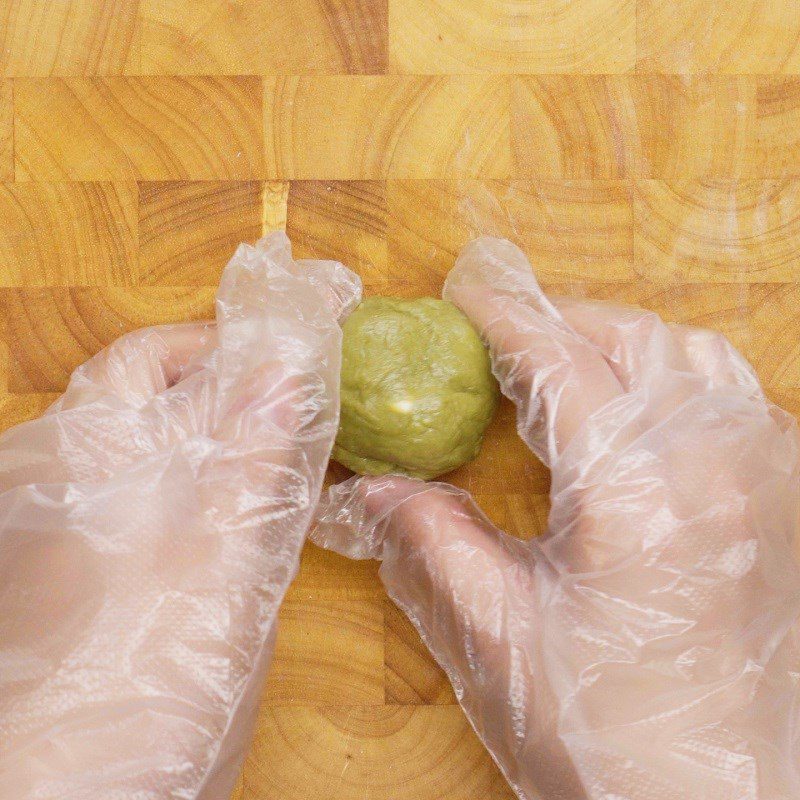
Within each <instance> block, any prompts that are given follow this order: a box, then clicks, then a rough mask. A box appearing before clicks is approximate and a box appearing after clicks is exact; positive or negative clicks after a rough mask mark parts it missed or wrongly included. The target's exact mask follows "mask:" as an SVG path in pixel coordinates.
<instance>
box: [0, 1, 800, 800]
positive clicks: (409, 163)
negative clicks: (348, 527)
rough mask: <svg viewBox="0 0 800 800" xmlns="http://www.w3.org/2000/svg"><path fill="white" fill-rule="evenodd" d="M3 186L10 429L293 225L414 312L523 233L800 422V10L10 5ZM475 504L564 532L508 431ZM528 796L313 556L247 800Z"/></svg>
mask: <svg viewBox="0 0 800 800" xmlns="http://www.w3.org/2000/svg"><path fill="white" fill-rule="evenodd" d="M679 73H680V74H679ZM0 180H1V181H2V184H0V364H2V370H0V388H2V400H1V401H0V423H2V426H3V427H9V426H11V425H13V424H15V423H18V422H20V421H22V420H25V419H27V418H30V417H32V416H35V415H37V414H38V413H40V412H41V411H42V410H43V409H44V408H45V407H46V406H47V405H48V404H49V403H50V402H51V401H52V400H53V399H54V398H55V397H56V396H57V395H58V393H59V392H60V391H61V390H63V388H64V386H65V384H66V382H67V379H68V376H69V374H70V371H71V370H72V369H73V368H74V367H75V366H76V365H77V364H79V363H80V362H82V361H84V360H85V359H86V358H88V357H89V356H90V355H92V354H93V353H95V352H96V351H97V350H99V349H100V348H101V347H102V346H104V345H105V344H107V343H108V342H110V341H111V340H113V339H114V338H115V337H117V336H118V335H119V334H121V333H123V332H124V331H126V330H130V329H132V328H136V327H139V326H142V325H146V324H154V323H161V322H167V321H174V320H185V319H188V318H203V317H208V316H209V315H210V314H211V310H212V307H211V301H212V298H213V294H214V287H215V285H216V283H217V280H218V277H219V275H220V271H221V269H222V267H223V265H224V264H225V262H226V261H227V259H228V258H229V256H230V254H231V252H232V251H233V249H234V247H235V246H236V244H237V243H238V242H239V241H242V240H245V241H246V240H254V239H256V238H257V237H258V236H259V235H260V234H261V233H262V232H264V231H268V230H272V229H275V228H283V227H285V228H286V230H287V231H288V232H289V234H290V236H291V238H292V240H293V242H294V246H295V252H296V254H297V255H298V256H302V257H312V256H315V257H325V258H337V259H340V260H342V261H344V262H345V263H346V264H348V265H349V266H351V267H353V268H354V269H357V270H358V271H359V272H360V274H361V275H362V277H363V279H364V283H365V287H366V291H367V292H369V293H388V294H398V295H405V296H416V295H421V294H437V293H438V292H439V290H440V287H441V283H442V280H443V277H444V275H445V274H446V272H447V270H448V269H449V268H450V266H451V265H452V263H453V259H454V257H455V254H456V252H457V250H458V248H459V247H460V246H461V245H462V244H463V243H464V242H465V241H466V240H467V239H468V238H470V237H471V236H473V235H475V234H476V233H495V234H500V235H505V236H510V237H512V238H514V239H515V240H516V241H517V242H518V243H519V244H520V245H521V246H522V247H523V248H524V249H525V250H526V251H527V252H528V253H529V255H530V257H531V260H532V261H533V263H534V265H535V268H536V270H537V274H538V275H539V277H540V279H541V280H542V282H543V283H544V284H545V286H546V287H547V288H549V289H552V290H553V291H561V292H569V293H574V294H582V295H588V296H597V297H603V298H607V299H613V300H618V301H626V302H633V303H638V304H643V305H646V306H648V307H650V308H653V309H655V310H657V311H658V312H660V313H661V314H663V315H664V316H665V317H667V318H669V319H671V320H680V321H683V322H689V323H693V324H699V325H704V326H710V327H714V328H717V329H719V330H722V331H724V332H725V333H726V334H728V335H729V336H730V338H731V339H732V340H733V341H734V343H735V344H736V345H737V346H738V347H740V348H741V349H742V350H743V351H744V352H745V354H746V355H747V356H748V357H749V358H750V359H751V360H752V362H753V363H754V365H755V366H756V368H757V370H758V372H759V374H760V376H761V378H762V380H763V382H764V384H765V386H766V387H767V389H768V391H769V392H770V394H771V395H772V396H773V397H774V398H775V399H777V400H779V401H780V402H781V403H783V404H784V405H786V406H787V407H789V408H791V409H793V410H797V409H800V336H798V334H800V12H798V8H797V0H738V2H733V0H731V1H730V2H720V0H672V1H671V2H663V0H638V2H636V0H502V1H501V0H436V2H430V1H428V2H426V0H388V4H387V0H227V1H226V0H61V2H58V3H54V2H52V0H5V2H4V3H3V8H2V10H1V13H0ZM453 480H454V482H455V483H457V484H458V485H460V486H464V487H466V488H468V489H470V490H472V491H473V492H474V493H475V494H476V496H477V498H478V500H479V502H480V503H481V504H482V505H483V506H484V508H485V509H486V511H487V513H489V515H490V516H491V517H492V518H493V519H494V520H495V521H496V522H497V523H498V524H500V525H502V526H503V527H505V528H506V529H508V530H509V531H511V532H513V533H515V534H518V535H521V536H530V535H533V534H536V533H538V532H541V531H542V529H543V527H544V525H545V519H546V513H547V497H546V495H547V490H548V477H547V474H546V472H545V470H544V469H543V468H542V467H541V465H540V464H538V462H537V461H536V460H535V459H534V457H533V456H532V455H530V454H529V453H528V452H527V451H526V450H525V449H524V447H523V446H522V445H521V444H520V443H519V442H518V440H517V438H516V435H515V432H514V420H513V410H512V409H511V408H510V407H509V406H507V405H504V406H503V407H502V409H501V412H500V414H499V416H498V419H497V421H496V422H495V424H494V426H493V428H492V430H491V433H490V436H489V438H488V441H487V444H486V447H485V448H484V451H483V453H482V454H481V456H480V458H479V459H478V460H477V461H476V462H475V463H473V464H471V465H469V466H468V467H465V468H464V469H462V470H460V471H459V472H458V473H457V474H456V475H454V476H453ZM511 796H512V795H511V792H510V790H509V789H508V787H507V786H506V785H505V783H504V781H503V779H502V778H501V776H500V775H499V773H498V771H497V769H496V768H495V767H494V766H493V764H492V762H491V760H490V759H489V757H488V756H487V755H486V754H485V753H484V751H483V750H482V748H481V746H480V744H479V743H478V741H477V739H476V738H475V736H474V734H473V733H472V732H471V729H470V727H469V725H468V724H467V722H466V720H465V718H464V716H463V714H462V713H461V710H460V709H459V707H458V706H457V705H456V704H455V701H454V697H453V694H452V692H451V690H450V689H449V687H448V684H447V682H446V680H445V679H444V677H443V675H442V673H441V672H440V671H439V669H438V668H437V667H436V665H435V664H434V663H433V662H432V660H431V658H430V657H429V656H428V655H427V653H426V651H425V649H424V648H423V647H422V645H421V643H420V641H419V639H418V637H417V635H416V634H415V633H414V631H413V630H412V628H411V627H410V626H409V624H408V623H407V622H406V621H405V620H404V618H403V617H402V616H401V615H400V614H399V613H398V611H397V610H396V609H395V608H394V607H393V605H392V604H391V603H390V602H388V601H387V600H386V597H385V595H384V592H383V590H382V588H381V585H380V582H379V580H378V578H377V570H376V567H375V565H374V564H370V563H348V562H346V561H345V560H343V559H340V558H338V557H334V556H332V555H329V554H326V553H323V552H321V551H320V550H317V549H316V548H314V547H311V546H309V547H307V548H306V550H305V552H304V555H303V561H302V566H301V570H300V575H299V577H298V579H297V580H296V582H295V583H294V584H293V586H292V587H291V590H290V592H289V595H288V597H287V600H286V603H285V605H284V608H283V611H282V614H281V628H280V635H279V639H278V646H277V653H276V657H275V660H274V663H273V666H272V670H271V673H270V677H269V681H268V683H267V685H266V687H265V689H264V693H263V699H262V706H261V714H260V717H259V721H258V730H257V733H256V737H255V742H254V745H253V748H252V750H251V752H250V754H249V756H248V759H247V762H246V765H245V768H244V772H243V776H242V779H241V781H240V786H239V787H238V789H237V791H236V797H237V798H239V799H240V800H295V799H297V800H302V799H305V798H309V797H324V798H329V799H330V800H350V799H351V798H352V799H353V800H355V799H356V798H369V800H406V798H408V800H412V798H413V800H434V798H437V799H441V800H501V798H503V799H505V798H510V797H511Z"/></svg>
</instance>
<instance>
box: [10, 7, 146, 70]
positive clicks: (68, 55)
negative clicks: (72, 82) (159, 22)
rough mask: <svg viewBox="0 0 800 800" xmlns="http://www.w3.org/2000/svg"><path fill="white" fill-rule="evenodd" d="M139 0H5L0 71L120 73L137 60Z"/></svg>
mask: <svg viewBox="0 0 800 800" xmlns="http://www.w3.org/2000/svg"><path fill="white" fill-rule="evenodd" d="M138 5H139V0H104V1H103V2H98V0H60V1H59V2H52V0H7V2H6V3H4V4H3V10H2V12H0V74H2V75H24V76H27V77H30V76H46V75H121V74H122V73H123V72H124V71H126V70H127V69H130V70H133V71H135V70H136V69H137V68H138V63H139V42H138V36H137V34H138V29H137V25H138V18H137V9H138Z"/></svg>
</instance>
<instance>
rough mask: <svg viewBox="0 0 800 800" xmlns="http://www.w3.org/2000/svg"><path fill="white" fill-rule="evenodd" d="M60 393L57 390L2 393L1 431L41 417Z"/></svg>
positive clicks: (0, 395) (0, 407) (0, 408)
mask: <svg viewBox="0 0 800 800" xmlns="http://www.w3.org/2000/svg"><path fill="white" fill-rule="evenodd" d="M58 397H59V395H58V394H57V393H55V392H49V393H48V392H41V393H33V394H5V393H0V433H3V432H4V431H7V430H8V429H9V428H13V427H14V426H15V425H20V424H21V423H23V422H28V420H31V419H35V418H36V417H41V416H42V414H43V413H44V412H45V411H46V410H47V407H48V406H50V405H52V404H53V403H54V402H55V401H56V400H57V399H58Z"/></svg>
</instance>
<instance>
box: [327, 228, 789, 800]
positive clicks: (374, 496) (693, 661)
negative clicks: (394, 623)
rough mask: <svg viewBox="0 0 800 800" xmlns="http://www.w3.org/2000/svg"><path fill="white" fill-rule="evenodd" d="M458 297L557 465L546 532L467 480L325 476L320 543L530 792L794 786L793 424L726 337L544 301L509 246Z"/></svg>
mask: <svg viewBox="0 0 800 800" xmlns="http://www.w3.org/2000/svg"><path fill="white" fill-rule="evenodd" d="M444 297H445V298H446V299H449V300H452V301H453V302H454V303H456V304H457V305H458V306H460V307H461V309H462V310H464V311H465V312H466V313H467V314H468V315H469V317H470V318H471V319H472V321H473V323H474V324H475V326H476V327H477V328H478V330H479V331H480V332H481V333H482V335H483V336H484V338H485V340H486V341H487V342H488V344H489V346H490V349H491V354H492V360H493V364H494V369H495V373H496V374H497V376H498V378H499V379H500V382H501V386H502V389H503V392H504V393H505V394H506V395H507V396H508V397H510V398H511V399H512V400H513V401H514V402H515V403H516V405H517V408H518V429H519V433H520V435H521V436H522V438H523V439H524V440H525V442H526V443H527V444H528V445H529V446H530V447H531V449H532V450H533V451H534V452H535V453H536V454H537V455H538V456H539V457H540V458H541V459H542V460H543V461H544V462H545V463H546V464H547V465H548V466H549V467H550V469H551V470H552V490H551V499H552V513H551V516H550V519H549V525H548V530H547V532H546V534H545V535H544V536H543V537H541V538H540V539H535V540H531V541H528V542H523V541H521V540H518V539H514V538H511V537H509V536H507V535H505V534H503V533H502V532H500V531H498V530H497V529H496V528H495V527H494V526H492V525H491V524H490V523H489V521H488V520H487V519H486V517H485V516H484V515H483V514H482V513H481V512H480V511H479V510H478V508H476V506H475V504H474V503H473V502H472V501H471V500H470V498H469V497H468V496H467V495H466V494H465V493H463V492H461V491H458V490H456V489H453V488H452V487H448V486H446V485H444V484H424V483H421V482H419V481H415V480H411V479H406V478H400V477H396V476H395V477H391V476H390V477H384V478H370V479H367V478H364V479H358V480H356V479H351V480H350V481H348V482H346V483H344V484H341V485H339V486H335V487H332V488H331V490H330V492H329V494H328V496H327V498H325V500H324V502H323V503H322V504H321V508H320V512H319V520H318V524H317V527H316V529H315V530H314V531H313V532H312V538H313V539H314V540H315V541H316V542H317V543H319V544H321V545H323V546H326V547H329V548H332V549H334V550H337V551H339V552H341V553H344V554H346V555H350V556H352V557H355V558H379V559H382V560H383V563H382V565H381V570H380V575H381V578H382V580H383V582H384V584H385V586H386V589H387V591H388V593H389V595H390V596H391V597H392V599H393V600H394V601H395V602H396V603H397V605H398V606H399V607H400V608H401V609H402V610H403V611H404V612H405V613H406V614H407V615H408V617H409V618H410V620H411V621H412V623H413V624H414V625H415V626H416V628H417V630H418V631H419V633H420V635H421V636H422V638H423V640H424V641H425V643H426V644H427V646H428V647H429V648H430V650H431V652H432V653H433V655H434V656H435V657H436V659H437V661H438V662H439V663H440V664H441V665H442V667H443V668H444V669H445V670H446V672H447V674H448V676H449V678H450V680H451V682H452V684H453V687H454V689H455V692H456V696H457V697H458V700H459V702H460V703H461V705H462V706H463V708H464V710H465V712H466V714H467V716H468V717H469V719H470V721H471V723H472V725H473V726H474V727H475V729H476V731H477V732H478V734H479V736H480V737H481V738H482V740H483V742H484V743H485V744H486V746H487V748H488V749H489V751H490V752H491V754H492V755H493V757H494V759H495V760H496V761H497V763H498V765H499V766H500V768H501V769H502V770H503V772H504V773H505V775H506V777H507V779H508V781H509V783H510V784H511V786H512V787H513V788H514V790H515V791H516V793H517V794H518V795H519V797H520V798H524V799H525V800H533V799H534V798H542V799H543V800H544V798H546V800H556V799H557V798H560V799H562V800H586V799H587V798H588V799H590V800H687V798H697V799H698V800H797V798H798V797H800V625H799V624H798V615H799V614H800V573H799V571H798V566H797V563H796V562H795V560H794V558H793V556H792V549H791V548H792V543H793V540H794V538H795V536H796V532H797V522H798V437H797V431H796V426H795V423H794V420H793V418H791V417H790V416H789V415H788V414H786V413H784V412H783V411H781V410H780V409H778V408H776V407H775V406H773V405H771V404H770V403H769V402H768V401H767V400H766V398H765V397H764V395H763V393H762V391H761V388H760V386H759V384H758V381H757V379H756V377H755V375H754V373H753V371H752V369H751V368H750V367H749V365H748V364H747V363H746V362H745V361H744V360H743V359H742V357H741V356H740V355H739V354H738V353H737V352H736V351H735V350H734V349H733V348H732V347H731V346H730V345H729V343H728V342H727V341H726V340H725V339H724V337H722V336H721V335H718V334H715V333H712V332H709V331H704V330H696V329H691V328H685V327H680V326H673V325H665V324H664V323H663V322H662V321H661V320H660V319H659V318H658V317H657V316H656V315H654V314H652V313H648V312H645V311H640V310H637V309H632V308H617V307H613V306H610V305H603V304H599V303H590V302H583V301H578V300H569V299H562V300H552V301H551V300H548V298H546V297H545V296H544V295H543V293H542V292H541V290H540V289H539V287H538V285H537V283H536V281H535V279H534V277H533V274H532V273H531V269H530V265H529V264H528V263H527V261H526V259H525V257H524V256H523V254H522V253H521V252H520V251H519V250H518V249H517V248H516V247H514V246H513V245H512V244H510V243H509V242H506V241H502V240H496V239H481V240H477V241H475V242H473V243H472V244H470V245H469V246H468V247H467V248H466V249H465V250H464V251H463V253H462V254H461V256H460V257H459V259H458V261H457V263H456V266H455V268H454V270H453V271H452V273H451V274H450V276H449V278H448V280H447V283H446V286H445V289H444Z"/></svg>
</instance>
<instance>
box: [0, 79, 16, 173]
mask: <svg viewBox="0 0 800 800" xmlns="http://www.w3.org/2000/svg"><path fill="white" fill-rule="evenodd" d="M13 180H14V84H13V82H12V81H0V181H13Z"/></svg>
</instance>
